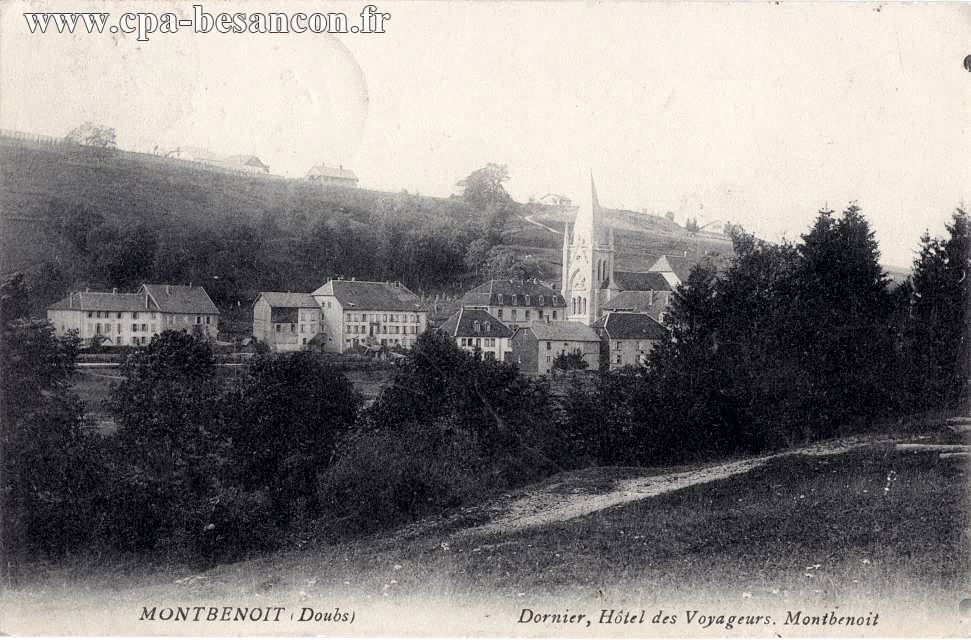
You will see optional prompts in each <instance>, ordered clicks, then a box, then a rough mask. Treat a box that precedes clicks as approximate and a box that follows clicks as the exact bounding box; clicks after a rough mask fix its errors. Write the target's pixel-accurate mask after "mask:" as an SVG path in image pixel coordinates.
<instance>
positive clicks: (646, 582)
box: [4, 443, 971, 636]
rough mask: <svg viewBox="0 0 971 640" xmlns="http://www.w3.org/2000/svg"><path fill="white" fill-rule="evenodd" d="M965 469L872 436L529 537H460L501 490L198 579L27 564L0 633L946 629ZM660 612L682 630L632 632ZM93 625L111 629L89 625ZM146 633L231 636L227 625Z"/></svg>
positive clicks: (580, 482) (492, 513)
mask: <svg viewBox="0 0 971 640" xmlns="http://www.w3.org/2000/svg"><path fill="white" fill-rule="evenodd" d="M664 471H665V470H661V469H640V470H638V469H632V468H625V469H589V470H584V471H581V472H576V473H574V474H563V475H561V476H560V477H558V478H557V479H556V487H557V490H558V491H563V492H565V493H566V494H567V495H570V494H575V495H577V496H589V495H591V494H594V495H595V494H598V493H603V492H607V491H609V490H610V489H611V488H612V487H614V486H615V485H616V483H618V482H621V481H623V480H625V479H630V478H632V477H635V476H638V475H645V476H657V475H658V474H661V473H663V472H664ZM966 474H967V467H966V462H964V461H961V460H958V459H939V458H938V457H937V454H936V453H918V454H913V453H901V452H899V451H895V450H894V449H893V445H892V444H891V443H875V444H871V445H868V446H864V447H858V448H852V449H850V450H848V451H846V452H844V453H839V454H834V455H786V456H781V457H776V458H772V459H770V460H768V461H766V462H764V463H762V464H760V465H759V466H757V467H755V468H753V469H751V470H750V471H748V472H746V473H740V474H738V475H734V476H732V477H728V478H723V479H720V480H717V481H712V482H707V483H698V484H694V485H692V486H688V487H686V488H682V489H680V490H675V491H669V492H664V493H661V494H660V495H657V496H655V497H650V498H645V499H641V500H635V501H631V502H629V503H627V504H623V505H621V506H616V507H614V508H609V509H604V510H600V511H596V512H593V513H590V514H589V515H586V516H583V517H577V518H572V519H567V520H562V521H555V522H550V523H548V524H545V525H543V526H538V527H527V528H522V529H516V530H509V531H494V532H491V533H487V534H477V533H476V531H481V529H476V528H474V527H473V528H470V524H471V525H476V526H478V525H481V524H482V523H483V522H488V521H490V520H497V519H498V520H501V518H502V514H503V513H504V509H506V508H507V507H508V506H509V505H510V504H511V503H514V502H515V500H514V499H516V498H519V497H521V496H519V495H517V496H507V497H505V498H501V499H500V500H498V501H497V502H496V503H493V504H490V505H483V506H482V507H481V508H477V509H471V510H467V511H466V512H461V513H455V514H452V516H451V517H448V518H439V519H432V520H428V521H424V522H421V523H417V524H415V525H412V526H410V527H405V528H404V529H402V530H400V531H397V532H393V533H391V534H388V535H382V536H374V537H371V538H366V539H360V540H356V541H352V542H345V543H339V544H331V543H327V542H326V541H323V540H321V539H318V538H317V537H315V536H314V535H312V534H310V535H308V536H307V537H306V538H305V539H304V540H303V541H300V542H298V543H297V544H296V545H295V546H294V547H293V548H291V549H290V550H288V551H285V552H281V553H278V554H274V555H271V556H268V557H262V558H255V559H252V560H250V561H246V562H241V563H237V564H233V565H226V566H220V567H216V568H214V569H211V570H209V571H205V572H199V571H197V570H196V571H194V570H192V569H190V568H186V567H173V566H168V567H165V566H149V565H147V564H144V563H142V564H135V563H134V562H132V563H129V564H128V565H126V566H118V565H116V566H114V567H113V568H110V569H103V568H97V569H95V568H93V567H92V566H91V563H90V561H88V562H79V563H78V564H76V565H73V566H71V565H68V566H61V567H59V568H57V569H50V570H48V571H46V572H44V571H41V572H39V573H38V576H37V579H36V583H35V584H33V585H29V586H26V587H25V588H24V589H22V590H18V591H16V592H10V593H8V594H7V596H6V601H7V603H8V606H9V607H10V608H9V611H11V612H12V613H13V615H12V616H11V618H10V620H11V622H10V623H8V625H5V626H6V628H5V629H4V631H7V632H9V631H11V630H14V631H16V630H18V629H22V627H21V626H20V625H21V624H23V621H24V620H34V621H35V622H37V623H38V624H40V627H39V629H40V630H44V629H47V630H52V629H54V628H55V627H46V626H44V625H43V624H42V622H43V621H41V620H39V619H34V618H31V616H32V615H33V614H34V613H36V612H38V611H42V610H43V611H48V612H49V611H54V612H57V611H61V612H65V613H67V612H71V614H72V616H73V617H72V620H77V621H78V622H77V629H78V630H89V631H97V630H99V629H103V628H104V627H103V626H101V625H102V623H101V622H100V621H99V620H104V619H110V620H113V621H116V622H113V624H117V625H119V626H118V628H120V629H123V630H125V631H128V632H139V633H146V632H148V631H149V630H150V629H151V628H152V627H149V626H145V625H144V624H141V625H139V623H138V622H137V616H138V612H139V611H141V609H140V608H141V607H142V606H144V605H147V604H151V605H158V606H163V605H169V606H175V605H179V604H195V603H200V604H208V603H216V602H219V603H227V604H233V605H234V606H240V605H244V604H246V605H251V606H255V605H257V604H263V605H267V604H268V603H279V604H280V606H286V607H288V609H290V610H292V611H294V612H296V615H297V616H298V617H299V613H300V611H301V608H302V607H305V606H306V607H310V608H317V609H327V608H329V609H330V610H333V608H334V607H335V606H340V607H341V608H342V609H344V610H353V611H354V612H355V615H356V616H357V623H356V626H343V627H341V626H334V625H326V624H320V625H316V626H314V625H307V624H300V623H298V622H296V621H294V622H290V621H286V623H285V624H284V623H281V625H280V626H278V627H272V629H271V628H269V627H262V628H256V630H255V631H254V632H260V631H261V630H262V633H274V632H279V631H282V630H301V631H302V632H313V633H340V634H342V635H343V634H350V633H387V632H397V633H407V632H409V631H416V630H422V629H424V630H425V631H426V634H427V632H428V631H429V626H428V625H445V626H444V627H440V628H438V630H439V631H441V632H447V633H450V634H459V633H466V632H472V633H474V632H476V630H479V631H480V632H481V631H482V630H487V631H488V632H489V633H492V634H496V633H502V634H507V635H508V634H512V635H520V634H525V633H529V634H546V635H550V634H553V635H559V636H562V635H570V636H577V635H603V634H614V635H616V634H618V633H625V634H628V633H632V632H633V633H635V634H637V635H644V634H650V635H682V634H689V635H699V634H703V633H704V634H707V635H718V634H724V633H725V632H726V630H727V627H726V626H725V624H726V622H725V619H723V620H722V621H721V622H720V623H719V622H717V616H716V617H713V618H712V624H711V625H710V626H707V627H705V626H702V625H699V624H698V621H697V617H695V618H694V620H693V622H691V623H688V622H687V621H686V620H685V618H684V614H685V612H686V611H687V610H699V611H701V614H702V615H705V614H715V613H718V612H722V613H726V614H729V613H730V614H739V613H752V614H753V615H755V614H758V615H768V616H770V618H771V619H772V620H774V621H775V624H770V625H768V626H750V627H745V628H744V629H740V631H741V632H742V633H743V634H744V635H775V634H786V635H829V634H832V633H841V634H843V635H860V634H861V631H860V630H858V628H857V630H856V631H855V633H854V628H853V627H849V628H845V629H844V628H831V627H827V628H826V629H825V630H821V629H820V628H819V627H802V626H797V627H793V626H790V625H785V624H784V622H785V620H786V616H787V612H794V611H802V612H803V613H804V614H805V615H809V614H812V615H817V614H819V615H822V614H823V613H825V612H828V611H831V610H838V611H839V612H841V614H840V615H853V616H857V615H858V616H861V617H865V616H868V615H872V614H879V616H880V621H881V622H880V623H879V624H880V625H882V626H877V627H876V628H870V629H866V630H865V631H863V633H879V634H880V635H894V634H897V633H907V632H908V631H909V632H910V633H927V632H928V630H930V629H932V628H933V629H940V630H941V631H942V632H944V631H947V630H951V631H953V630H954V629H956V624H957V605H958V602H959V601H960V600H961V598H962V597H963V596H962V594H963V593H966V591H967V589H968V587H969V586H971V585H969V584H968V575H969V574H968V572H969V569H971V567H969V557H971V539H969V533H968V527H967V525H968V502H967V492H966V486H967V476H966ZM545 484H546V485H547V486H546V487H545V488H546V489H549V483H545ZM538 490H540V488H539V487H534V488H527V489H525V490H523V495H527V494H529V493H530V492H531V491H538ZM108 599H110V602H108V601H107V600H108ZM73 603H76V604H77V605H78V607H79V608H78V609H77V610H75V609H74V608H73V607H74V604H73ZM686 607H687V609H686ZM524 608H527V609H531V610H533V611H534V612H539V611H549V612H562V611H563V610H564V609H567V608H568V609H569V610H570V611H571V612H574V613H579V612H586V613H587V614H588V615H589V617H590V618H592V619H593V621H594V623H595V624H594V626H593V627H592V628H590V629H589V630H587V629H586V628H577V627H570V625H568V624H556V623H552V622H545V623H541V624H534V623H530V624H528V626H527V625H526V624H525V623H520V622H518V621H517V620H518V619H519V617H520V616H521V615H523V614H522V610H523V609H524ZM610 609H613V610H615V611H619V610H621V609H623V610H625V611H632V612H634V614H635V617H636V616H637V615H638V614H639V613H640V611H641V610H644V611H645V612H646V618H647V621H648V622H645V624H647V625H648V628H645V627H643V626H637V627H631V628H629V629H628V630H626V631H623V630H622V629H623V627H615V626H613V624H612V623H611V624H605V625H601V624H600V623H599V622H598V621H597V619H598V618H599V616H600V615H601V611H602V610H608V611H609V610H610ZM659 610H663V611H665V612H666V613H668V614H673V615H675V616H676V617H679V618H680V619H681V622H680V623H676V624H674V625H672V626H670V627H666V628H664V627H661V626H658V625H660V623H658V625H654V626H652V625H650V624H649V621H650V619H651V617H653V615H654V614H655V613H657V612H658V611H659ZM92 614H94V615H95V616H99V617H100V616H109V617H108V618H104V617H101V618H100V619H99V618H98V617H93V618H89V617H87V616H89V615H92ZM297 619H298V618H297ZM15 620H16V621H18V622H17V623H15V622H14V621H15ZM295 620H296V619H295ZM633 624H638V625H639V624H640V623H638V622H636V620H635V622H634V623H633ZM760 624H764V621H763V623H760ZM163 628H164V629H166V631H167V632H170V633H171V632H179V633H191V632H203V633H216V632H217V630H220V629H221V630H222V632H223V633H226V632H229V633H235V632H238V627H232V626H226V625H223V626H219V625H210V626H208V627H207V626H205V625H198V626H192V625H188V626H179V627H177V628H172V627H162V626H159V627H158V629H163ZM738 631H739V630H736V632H738Z"/></svg>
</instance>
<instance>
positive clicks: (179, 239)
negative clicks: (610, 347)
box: [0, 136, 730, 306]
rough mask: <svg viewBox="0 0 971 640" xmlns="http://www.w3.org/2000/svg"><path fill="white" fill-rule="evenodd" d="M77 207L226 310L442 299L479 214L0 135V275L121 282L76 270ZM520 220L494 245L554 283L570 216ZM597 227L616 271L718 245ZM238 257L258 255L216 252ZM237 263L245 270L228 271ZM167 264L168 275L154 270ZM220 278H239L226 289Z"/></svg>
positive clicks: (462, 277) (631, 217)
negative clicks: (611, 233) (387, 290)
mask: <svg viewBox="0 0 971 640" xmlns="http://www.w3.org/2000/svg"><path fill="white" fill-rule="evenodd" d="M78 207H81V208H82V209H84V210H86V211H89V212H93V214H89V215H93V216H96V217H97V218H98V220H101V219H103V223H104V224H105V225H107V226H109V227H111V228H109V229H108V231H109V232H110V233H108V234H107V237H108V238H109V239H110V240H111V242H109V244H111V245H112V246H111V247H110V249H111V250H112V251H120V249H118V245H119V244H121V243H122V241H123V240H124V237H125V234H126V233H130V234H135V235H138V234H141V235H144V234H145V230H148V231H149V232H150V234H149V235H151V236H152V238H151V241H152V242H153V243H154V245H153V249H152V250H154V251H157V253H158V254H157V255H154V256H150V258H151V259H152V260H151V261H152V262H153V265H154V266H153V267H151V268H150V267H147V266H146V267H145V268H144V269H143V273H144V275H143V277H152V278H181V279H183V280H189V279H195V280H196V281H206V282H209V281H212V280H214V279H216V280H220V282H218V283H213V284H212V285H211V286H213V287H216V288H217V289H219V288H220V287H221V288H223V289H226V291H218V290H217V291H216V294H217V297H218V298H221V299H219V300H217V303H220V304H226V303H229V304H231V305H233V306H235V305H234V303H235V302H239V301H240V300H243V301H245V299H246V298H247V297H248V296H251V295H252V294H253V292H254V291H256V290H259V289H260V288H264V289H265V288H285V289H292V290H301V289H304V288H306V287H308V286H316V285H317V284H319V282H320V281H322V280H325V279H326V278H328V277H331V276H333V275H337V274H339V273H340V274H347V275H348V276H350V275H355V276H357V277H360V278H367V279H398V280H402V281H403V282H405V283H406V284H407V285H408V286H410V287H412V288H413V289H415V290H416V291H419V292H424V293H431V294H433V293H436V292H451V294H452V295H457V294H458V293H460V292H461V291H462V290H463V288H466V287H468V286H471V285H472V284H474V283H475V282H476V281H477V279H481V276H475V274H474V273H471V272H469V270H468V268H467V267H466V266H465V264H463V260H464V257H465V255H464V254H465V251H466V248H467V246H468V242H470V241H471V239H473V238H474V237H477V236H476V234H478V233H481V231H478V230H477V229H478V226H479V225H480V224H481V220H480V219H479V215H480V214H479V212H476V211H474V210H471V209H470V207H469V206H468V205H467V204H466V203H465V202H464V201H463V200H461V199H459V198H454V197H453V198H433V197H427V196H418V195H409V194H406V193H390V192H381V191H371V190H366V189H351V188H342V187H320V186H317V185H311V184H308V183H306V182H304V181H301V180H290V179H283V178H279V177H274V176H253V175H245V174H233V173H230V172H220V171H214V170H212V169H207V168H204V167H201V166H199V165H195V164H192V163H188V162H185V161H179V160H173V159H169V158H164V157H161V156H154V155H150V154H141V153H132V152H126V151H116V152H113V153H110V154H102V155H98V154H96V153H93V152H92V151H90V150H89V149H86V148H84V147H77V146H70V145H64V144H57V143H53V142H51V141H41V140H33V141H31V140H23V139H13V138H11V137H8V136H0V209H2V212H3V219H2V232H3V233H2V244H0V272H2V273H3V274H9V273H11V272H14V271H18V270H24V271H27V272H37V271H38V270H39V269H41V268H42V267H43V266H44V265H49V264H54V265H56V267H57V269H58V270H59V271H62V272H63V275H62V277H61V280H63V281H64V285H63V286H81V285H85V286H92V287H98V286H101V287H105V286H126V285H127V284H129V283H127V282H123V281H122V282H118V281H117V280H119V278H118V277H116V278H114V279H113V278H112V277H111V276H110V274H109V275H105V274H104V273H102V272H101V271H98V270H97V269H95V268H93V267H91V268H88V267H86V266H85V265H86V264H87V263H93V262H98V260H96V259H94V258H92V257H90V256H85V255H80V254H83V251H82V252H79V251H78V250H77V249H78V248H77V246H73V245H72V243H70V242H66V238H65V231H64V228H65V227H70V226H71V224H72V221H71V220H65V217H66V214H65V211H67V212H68V215H70V212H71V211H72V208H78ZM524 213H525V214H529V213H532V214H535V215H524V216H523V217H520V216H516V215H514V216H513V217H512V218H511V219H510V220H508V222H507V223H506V227H505V231H504V233H503V237H502V246H505V247H507V248H508V249H510V250H511V251H513V252H514V253H515V254H516V255H517V256H519V257H521V258H532V259H535V260H536V261H537V262H538V263H539V264H540V265H541V266H542V277H544V278H545V279H547V280H550V281H553V282H556V281H558V280H559V275H560V264H559V263H560V247H561V244H562V235H561V232H562V231H561V230H562V228H563V222H564V221H566V220H567V219H568V218H569V217H570V215H569V214H564V213H563V212H558V211H557V210H556V209H550V208H545V207H541V208H539V210H532V209H526V210H525V211H524ZM530 218H535V220H531V219H530ZM607 219H608V222H609V224H610V225H611V226H613V227H614V228H615V230H616V236H617V247H618V256H617V266H618V268H620V269H631V270H635V269H646V268H647V267H648V266H649V265H650V264H651V263H652V262H653V261H654V260H655V259H656V258H657V256H659V255H661V254H679V255H698V256H702V255H705V254H707V253H722V254H724V253H726V252H729V251H730V244H729V242H728V241H727V239H726V238H724V237H723V236H716V235H714V234H705V233H702V234H698V235H697V236H693V235H690V234H688V233H687V232H686V231H684V230H683V229H682V228H681V227H678V226H677V225H674V224H673V223H670V222H669V221H667V220H663V219H659V218H656V217H652V216H646V215H642V214H636V213H633V212H625V211H612V210H611V211H608V212H607ZM537 222H539V224H537ZM74 224H75V226H77V225H78V224H82V225H83V224H89V223H88V222H87V221H86V220H82V222H81V223H77V222H76V221H75V222H74ZM321 225H323V227H322V226H321ZM558 230H559V231H560V233H557V231H558ZM96 231H97V230H96ZM112 233H114V234H115V235H117V236H118V237H117V238H112V237H111V236H112ZM95 235H100V236H104V235H105V234H103V233H100V231H98V232H97V233H95ZM214 243H215V244H214ZM247 243H248V246H247ZM74 244H75V245H76V244H77V242H75V243H74ZM335 244H336V245H341V246H338V247H335V246H334V245H335ZM375 245H379V246H375ZM395 245H397V247H395ZM237 249H238V250H240V251H242V250H243V249H246V250H247V251H249V253H250V254H252V253H254V252H258V253H260V255H259V256H256V257H254V256H253V255H248V256H239V255H236V256H232V258H231V259H230V258H225V257H222V258H221V257H220V255H221V254H225V253H227V252H228V253H233V251H234V250H237ZM190 251H191V252H193V253H195V254H197V255H193V256H191V264H189V265H184V264H181V263H182V262H186V261H187V258H186V257H185V255H184V254H185V253H186V252H190ZM170 254H175V255H174V256H173V255H170ZM244 258H245V259H244ZM100 262H101V263H103V262H105V259H104V258H102V259H101V260H100ZM245 262H255V263H257V264H256V265H255V266H252V268H251V269H250V271H251V273H249V274H244V273H242V272H245V271H246V269H245V268H240V267H239V263H245ZM172 263H177V266H179V267H180V268H178V269H174V270H173V269H168V268H163V267H169V266H171V264H172ZM160 265H161V266H160ZM122 266H123V265H122ZM244 266H245V265H244ZM119 270H124V269H123V268H121V269H116V271H119ZM129 271H133V272H134V271H137V270H135V269H129ZM227 271H232V272H233V273H234V274H236V273H237V272H239V278H243V277H246V278H248V279H246V280H240V282H238V283H235V284H232V285H226V283H225V280H226V279H227V278H229V277H230V276H228V275H227V274H226V272H227ZM132 277H135V275H134V274H133V276H132ZM122 280H123V279H122ZM52 295H53V294H52Z"/></svg>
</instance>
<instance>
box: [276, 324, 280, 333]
mask: <svg viewBox="0 0 971 640" xmlns="http://www.w3.org/2000/svg"><path fill="white" fill-rule="evenodd" d="M276 332H277V333H280V325H277V326H276Z"/></svg>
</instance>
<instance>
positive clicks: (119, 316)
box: [118, 311, 155, 320]
mask: <svg viewBox="0 0 971 640" xmlns="http://www.w3.org/2000/svg"><path fill="white" fill-rule="evenodd" d="M152 315H155V314H154V313H153V314H152ZM118 320H121V311H119V312H118Z"/></svg>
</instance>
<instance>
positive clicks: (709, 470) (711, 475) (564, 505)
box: [454, 440, 876, 538]
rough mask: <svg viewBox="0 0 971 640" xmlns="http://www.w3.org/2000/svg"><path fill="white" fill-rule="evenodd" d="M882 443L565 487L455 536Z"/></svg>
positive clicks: (554, 518)
mask: <svg viewBox="0 0 971 640" xmlns="http://www.w3.org/2000/svg"><path fill="white" fill-rule="evenodd" d="M870 444H876V442H875V441H873V440H844V441H836V442H828V443H820V444H815V445H811V446H808V447H802V448H799V449H791V450H788V451H784V452H781V453H776V454H772V455H767V456H759V457H755V458H747V459H744V460H736V461H733V462H726V463H722V464H715V465H711V466H708V467H704V468H701V469H693V470H691V471H682V472H678V473H666V474H660V475H652V476H642V477H639V478H628V479H625V480H618V481H617V482H616V483H615V484H614V487H613V489H612V490H610V491H609V492H607V493H600V494H589V493H567V494H564V493H561V492H557V491H555V489H556V488H558V487H559V486H560V485H561V484H562V483H557V484H556V485H552V486H545V487H541V488H537V489H535V490H532V491H529V492H527V494H526V495H524V496H523V497H521V498H519V499H518V500H516V501H514V502H513V503H512V504H510V505H509V506H508V507H507V508H506V509H505V511H504V512H500V513H498V514H496V515H495V516H494V517H493V518H492V520H491V521H490V522H488V523H487V524H483V525H480V526H476V527H471V528H469V529H464V530H462V531H459V532H457V533H456V534H455V535H454V537H459V538H462V537H466V536H479V535H488V534H493V533H510V532H514V531H520V530H522V529H528V528H531V527H539V526H544V525H548V524H551V523H554V522H562V521H564V520H571V519H573V518H579V517H581V516H585V515H588V514H591V513H594V512H597V511H602V510H603V509H608V508H610V507H614V506H617V505H620V504H625V503H628V502H633V501H635V500H641V499H643V498H650V497H653V496H658V495H661V494H664V493H667V492H669V491H678V490H679V489H685V488H687V487H691V486H694V485H696V484H702V483H705V482H712V481H715V480H723V479H725V478H730V477H732V476H736V475H739V474H742V473H746V472H748V471H751V470H752V469H756V468H758V467H760V466H762V465H764V464H765V463H766V462H768V461H769V460H773V459H775V458H779V457H782V456H788V455H813V456H822V455H833V454H839V453H845V452H847V451H850V450H852V449H856V448H858V447H862V446H866V445H870Z"/></svg>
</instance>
